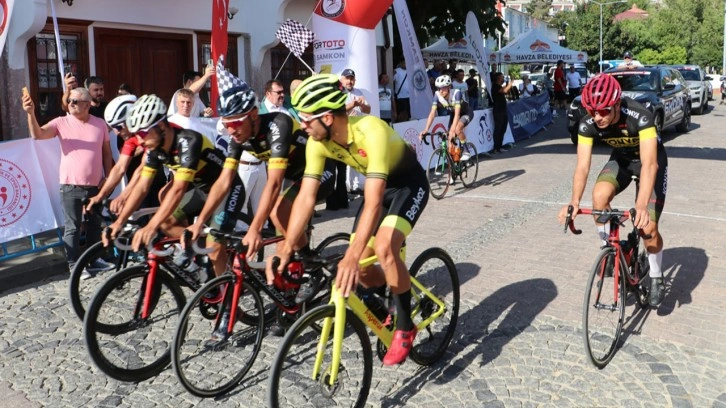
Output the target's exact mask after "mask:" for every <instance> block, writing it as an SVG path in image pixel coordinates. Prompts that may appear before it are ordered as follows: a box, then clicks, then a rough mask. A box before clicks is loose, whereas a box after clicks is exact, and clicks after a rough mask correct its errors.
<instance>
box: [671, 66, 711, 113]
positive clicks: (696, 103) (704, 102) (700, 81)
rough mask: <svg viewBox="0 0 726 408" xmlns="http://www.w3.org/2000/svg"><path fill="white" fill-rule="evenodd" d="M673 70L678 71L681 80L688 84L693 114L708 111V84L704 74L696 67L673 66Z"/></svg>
mask: <svg viewBox="0 0 726 408" xmlns="http://www.w3.org/2000/svg"><path fill="white" fill-rule="evenodd" d="M673 68H675V69H677V70H678V71H680V73H681V74H682V75H683V78H685V79H686V82H688V88H689V89H690V92H691V103H692V104H693V113H695V114H696V115H701V114H704V113H706V112H707V111H708V84H709V82H708V81H707V80H706V73H705V72H704V71H703V70H702V69H701V67H700V66H698V65H674V66H673Z"/></svg>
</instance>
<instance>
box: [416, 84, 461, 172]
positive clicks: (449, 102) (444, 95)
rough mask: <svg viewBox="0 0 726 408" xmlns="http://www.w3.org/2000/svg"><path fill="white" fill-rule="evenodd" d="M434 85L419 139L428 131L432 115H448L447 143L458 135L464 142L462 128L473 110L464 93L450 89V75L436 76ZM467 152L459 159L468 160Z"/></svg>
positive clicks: (432, 119)
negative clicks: (432, 97)
mask: <svg viewBox="0 0 726 408" xmlns="http://www.w3.org/2000/svg"><path fill="white" fill-rule="evenodd" d="M434 85H435V86H436V88H437V89H438V90H437V91H436V92H435V93H434V103H433V104H432V105H431V112H430V113H429V117H428V118H427V119H426V126H424V129H423V131H421V134H420V135H419V139H423V137H424V134H425V133H427V132H428V131H429V129H430V128H431V124H432V123H433V121H434V117H436V116H437V115H438V116H443V115H449V143H453V142H454V138H455V137H458V138H459V140H460V141H461V143H462V144H463V143H464V142H466V135H465V134H464V129H465V128H466V125H468V124H469V122H470V121H471V118H472V117H473V116H474V112H473V110H472V109H471V107H470V106H469V104H468V103H467V102H466V100H464V95H463V94H462V93H461V90H459V89H453V90H452V89H451V77H450V76H448V75H441V76H439V77H438V78H436V81H435V82H434ZM466 155H468V153H466V152H464V154H463V155H462V157H461V160H468V159H469V157H466Z"/></svg>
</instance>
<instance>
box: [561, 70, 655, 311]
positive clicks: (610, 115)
mask: <svg viewBox="0 0 726 408" xmlns="http://www.w3.org/2000/svg"><path fill="white" fill-rule="evenodd" d="M621 94H622V92H621V89H620V84H619V83H618V82H617V80H616V79H615V78H613V77H612V76H610V75H607V74H600V75H599V76H597V77H595V78H594V79H592V80H591V81H590V82H589V83H588V84H587V85H586V86H585V88H584V89H583V91H582V105H583V107H585V109H586V110H587V112H588V115H585V116H584V117H583V118H582V119H581V120H580V124H579V128H578V132H579V135H578V145H577V165H576V167H575V175H574V177H573V182H572V184H573V185H572V198H571V199H570V203H569V205H572V206H573V207H574V209H575V211H574V212H573V218H574V216H575V215H576V214H577V210H578V209H579V204H580V199H581V198H582V194H583V193H584V191H585V185H586V184H587V176H588V173H589V171H590V163H591V158H592V146H593V143H594V141H596V140H600V141H603V142H605V143H607V144H609V145H610V146H612V147H613V152H612V153H611V155H610V160H609V161H608V162H607V163H606V164H605V166H604V167H603V169H602V171H600V174H599V175H598V177H597V181H596V183H595V187H594V189H593V192H592V206H593V208H594V209H597V210H602V209H606V208H610V202H611V201H612V199H613V198H614V197H615V195H617V194H618V193H620V192H621V191H623V190H625V188H627V187H628V185H629V184H630V182H631V180H632V176H638V177H639V179H640V181H639V183H640V185H639V190H638V192H637V197H636V200H635V210H636V216H635V226H636V227H638V228H641V229H642V230H643V232H644V233H645V234H646V235H647V236H650V238H648V239H644V242H645V247H646V250H647V252H648V263H649V266H650V277H651V290H650V299H649V301H650V304H651V305H652V306H657V305H658V304H660V302H661V301H662V300H663V295H664V285H663V272H662V269H661V265H662V257H663V238H662V237H661V235H660V232H659V231H658V222H659V220H660V215H661V213H662V211H663V205H664V204H665V197H666V186H667V181H668V157H667V156H666V152H665V148H664V147H663V144H662V142H661V140H660V136H659V135H658V134H657V131H656V128H655V123H654V121H653V114H652V113H651V112H650V111H649V110H648V109H646V108H645V107H644V106H642V105H641V104H639V103H638V102H636V101H634V100H632V99H630V98H627V97H622V96H621ZM567 207H568V206H564V207H563V208H562V209H561V210H560V213H559V217H558V218H559V220H560V223H564V222H565V219H566V217H567V212H568V211H567ZM596 224H597V222H596ZM597 228H598V232H599V234H600V236H601V238H602V239H603V245H606V244H607V236H608V234H609V233H610V231H609V230H608V229H609V225H608V224H597Z"/></svg>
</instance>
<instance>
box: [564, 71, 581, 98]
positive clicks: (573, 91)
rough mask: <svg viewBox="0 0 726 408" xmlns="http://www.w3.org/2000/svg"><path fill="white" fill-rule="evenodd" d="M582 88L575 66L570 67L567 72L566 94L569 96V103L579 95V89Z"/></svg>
mask: <svg viewBox="0 0 726 408" xmlns="http://www.w3.org/2000/svg"><path fill="white" fill-rule="evenodd" d="M581 86H582V77H580V73H579V72H577V71H575V66H574V65H570V71H569V72H567V93H568V94H569V102H570V103H572V100H573V99H575V97H576V96H577V95H579V94H580V87H581Z"/></svg>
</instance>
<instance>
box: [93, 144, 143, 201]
mask: <svg viewBox="0 0 726 408" xmlns="http://www.w3.org/2000/svg"><path fill="white" fill-rule="evenodd" d="M129 163H131V156H129V155H125V154H122V155H119V157H118V161H117V162H116V164H115V165H114V166H113V168H112V169H111V171H110V172H109V174H108V177H107V178H106V182H105V183H103V188H101V191H99V192H98V194H97V195H96V197H98V198H100V199H103V198H106V197H108V195H109V194H111V193H112V192H113V189H114V188H116V186H117V185H118V183H119V182H120V181H121V178H122V177H123V176H124V174H125V173H126V169H127V168H128V167H129ZM139 167H141V166H139Z"/></svg>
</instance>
